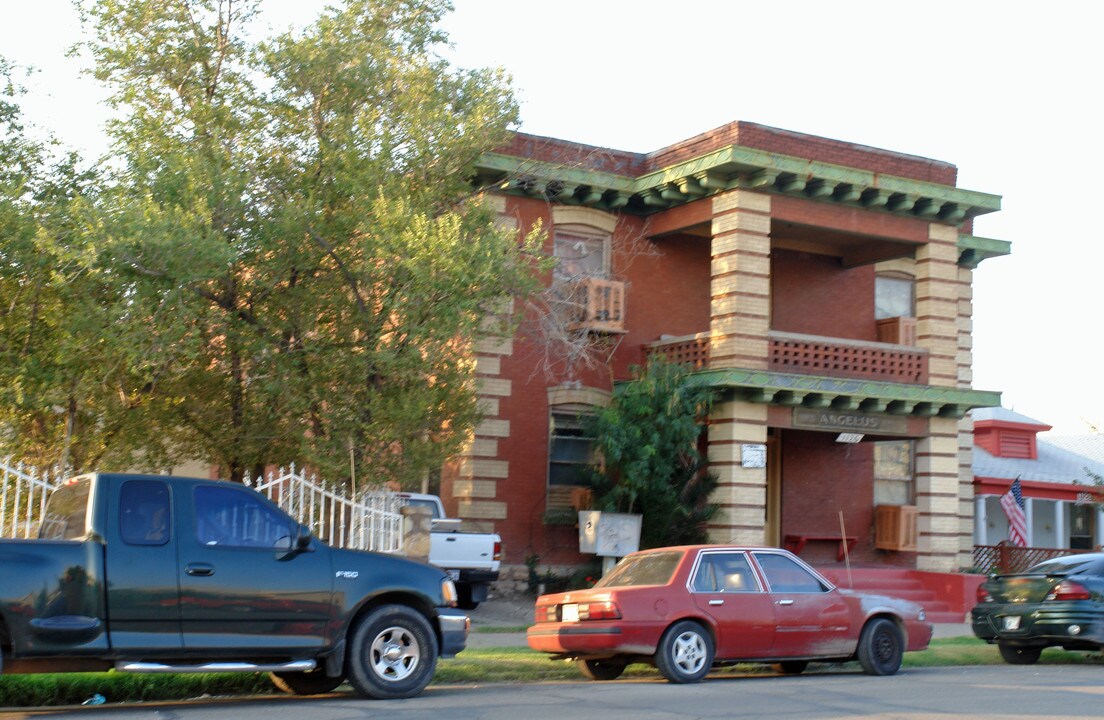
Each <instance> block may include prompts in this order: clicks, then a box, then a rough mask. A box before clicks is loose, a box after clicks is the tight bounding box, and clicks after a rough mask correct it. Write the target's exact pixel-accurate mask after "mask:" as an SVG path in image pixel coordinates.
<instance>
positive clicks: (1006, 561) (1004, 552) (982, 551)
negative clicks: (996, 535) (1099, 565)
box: [971, 542, 1090, 575]
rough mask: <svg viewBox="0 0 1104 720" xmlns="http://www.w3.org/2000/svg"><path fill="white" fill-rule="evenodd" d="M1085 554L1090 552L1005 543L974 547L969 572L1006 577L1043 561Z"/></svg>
mask: <svg viewBox="0 0 1104 720" xmlns="http://www.w3.org/2000/svg"><path fill="white" fill-rule="evenodd" d="M1085 552H1090V551H1089V550H1070V549H1068V548H1029V547H1019V546H1018V545H1012V544H1010V543H1007V542H1002V543H998V544H996V545H974V567H973V568H972V569H971V571H972V572H975V573H978V574H981V575H988V574H990V573H999V574H1001V575H1007V574H1009V573H1018V572H1023V571H1024V570H1027V569H1028V568H1030V567H1031V566H1032V565H1035V564H1036V563H1041V562H1042V561H1043V560H1049V559H1051V558H1056V557H1061V556H1062V555H1076V554H1078V553H1085Z"/></svg>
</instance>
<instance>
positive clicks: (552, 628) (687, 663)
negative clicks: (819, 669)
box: [528, 545, 932, 683]
mask: <svg viewBox="0 0 1104 720" xmlns="http://www.w3.org/2000/svg"><path fill="white" fill-rule="evenodd" d="M931 636H932V626H931V623H929V622H927V621H926V619H925V617H924V609H923V608H922V607H920V606H919V605H917V604H916V603H913V602H909V601H907V600H901V599H897V598H890V597H884V596H880V595H867V594H864V593H859V592H853V591H851V590H844V589H841V588H837V587H835V586H834V585H832V583H830V582H828V581H827V580H825V579H824V578H823V577H821V576H820V575H819V574H818V573H817V572H816V571H815V570H813V569H812V568H811V567H809V566H808V565H806V564H805V563H803V562H802V561H801V560H799V559H798V558H797V557H796V556H794V555H793V554H791V553H789V552H787V551H785V550H777V549H773V548H756V547H727V546H717V545H695V546H689V547H669V548H657V549H655V550H645V551H642V552H638V553H634V554H632V555H629V556H628V557H626V558H625V559H623V560H622V561H621V562H620V563H618V564H617V567H616V568H614V570H613V571H612V572H611V573H610V574H609V575H607V576H606V577H604V578H602V580H601V581H600V582H599V583H598V584H597V585H595V586H594V587H593V588H590V589H589V590H575V591H572V592H566V593H559V594H555V595H542V596H540V597H539V598H538V599H537V605H536V624H535V625H533V626H532V627H530V628H529V632H528V640H529V647H531V648H533V649H534V650H538V651H540V652H546V653H549V654H551V655H552V656H553V657H554V658H556V659H562V658H571V659H574V660H576V662H577V663H578V666H579V669H580V670H581V671H582V673H583V674H584V675H586V676H587V677H589V678H591V679H592V680H613V679H614V678H617V677H618V676H620V675H621V673H622V672H623V671H624V670H625V666H626V665H628V664H630V663H634V662H644V663H649V664H652V665H655V666H656V667H657V668H659V671H660V673H662V674H663V676H664V677H665V678H667V679H668V680H669V681H671V682H674V683H688V682H698V681H700V680H701V679H702V678H704V677H705V676H706V674H707V673H708V672H709V670H710V668H712V667H714V666H718V665H728V664H733V663H737V662H763V663H776V664H777V667H778V669H779V670H780V671H781V672H783V673H800V672H802V671H803V670H804V669H805V668H806V667H807V666H808V664H809V662H810V661H814V660H815V661H818V662H846V661H848V660H855V659H858V661H859V662H860V663H861V664H862V668H863V670H864V671H865V672H866V673H868V674H870V675H892V674H893V673H895V672H897V669H898V668H900V667H901V656H902V654H903V653H904V652H905V651H906V650H923V649H924V648H926V647H927V646H928V642H929V641H930V640H931Z"/></svg>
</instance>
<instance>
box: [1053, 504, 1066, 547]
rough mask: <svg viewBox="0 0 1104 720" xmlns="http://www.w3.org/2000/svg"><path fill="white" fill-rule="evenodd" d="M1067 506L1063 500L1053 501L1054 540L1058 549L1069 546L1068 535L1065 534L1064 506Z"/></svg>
mask: <svg viewBox="0 0 1104 720" xmlns="http://www.w3.org/2000/svg"><path fill="white" fill-rule="evenodd" d="M1068 506H1069V503H1067V502H1066V501H1065V500H1055V501H1054V542H1055V547H1057V548H1059V549H1068V548H1069V535H1067V534H1066V508H1067V507H1068Z"/></svg>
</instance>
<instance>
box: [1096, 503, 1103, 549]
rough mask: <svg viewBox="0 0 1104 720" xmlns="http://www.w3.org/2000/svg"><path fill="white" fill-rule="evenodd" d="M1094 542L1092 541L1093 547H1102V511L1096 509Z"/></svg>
mask: <svg viewBox="0 0 1104 720" xmlns="http://www.w3.org/2000/svg"><path fill="white" fill-rule="evenodd" d="M1095 525H1096V532H1095V535H1096V540H1094V541H1093V547H1094V548H1097V547H1101V546H1104V510H1101V509H1098V510H1097V511H1096V524H1095Z"/></svg>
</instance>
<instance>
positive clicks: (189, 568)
mask: <svg viewBox="0 0 1104 720" xmlns="http://www.w3.org/2000/svg"><path fill="white" fill-rule="evenodd" d="M184 572H186V573H188V574H189V575H200V576H203V577H208V576H210V575H214V574H215V568H214V567H213V566H211V565H208V564H207V563H188V564H187V565H185V566H184Z"/></svg>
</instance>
